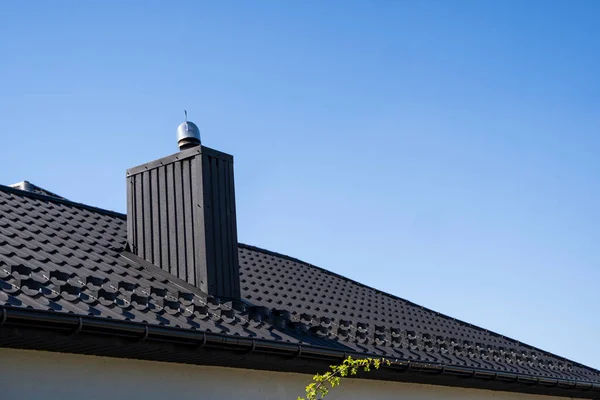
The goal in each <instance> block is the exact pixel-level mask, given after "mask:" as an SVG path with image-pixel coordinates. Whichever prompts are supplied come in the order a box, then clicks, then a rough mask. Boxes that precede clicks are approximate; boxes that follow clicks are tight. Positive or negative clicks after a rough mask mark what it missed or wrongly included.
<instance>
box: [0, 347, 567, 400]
mask: <svg viewBox="0 0 600 400" xmlns="http://www.w3.org/2000/svg"><path fill="white" fill-rule="evenodd" d="M310 378H311V377H310V376H309V375H301V374H292V373H283V372H264V371H254V370H244V369H237V368H220V367H203V366H195V365H185V364H173V363H159V362H152V361H138V360H128V359H118V358H108V357H95V356H83V355H74V354H60V353H51V352H43V351H31V350H13V349H0V398H1V399H3V400H11V399H42V398H43V399H45V400H67V399H86V400H95V399H102V400H105V399H111V400H120V399H128V400H130V399H144V400H154V399H156V400H159V399H160V400H163V399H167V400H175V399H177V400H185V399H193V400H212V399H215V400H216V399H219V400H223V399H248V400H255V399H256V400H258V399H265V400H266V399H277V400H281V399H289V400H295V399H297V397H298V396H299V395H302V394H303V392H304V387H305V386H306V384H307V383H308V382H309V381H310ZM336 399H344V400H352V399H382V400H383V399H390V400H391V399H395V400H396V399H402V400H430V399H431V400H433V399H436V400H440V399H456V400H459V399H460V400H471V399H472V400H476V399H477V400H482V399H483V400H485V399H494V400H514V399H524V400H527V399H529V400H536V399H537V400H550V399H564V398H560V397H549V396H535V395H521V394H516V393H507V392H493V391H488V390H475V389H462V388H449V387H442V386H432V385H422V384H409V383H398V382H382V381H374V380H363V379H347V380H346V381H344V382H342V384H341V386H339V387H338V388H336V389H335V390H333V391H332V392H331V394H330V395H329V396H327V400H336Z"/></svg>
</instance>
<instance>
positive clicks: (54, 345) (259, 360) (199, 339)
mask: <svg viewBox="0 0 600 400" xmlns="http://www.w3.org/2000/svg"><path fill="white" fill-rule="evenodd" d="M0 313H1V314H0V342H1V343H2V346H4V347H11V348H21V349H34V350H47V351H55V352H65V353H79V354H93V355H103V356H110V357H126V358H137V359H145V360H155V361H167V362H177V363H189V364H199V365H218V366H226V367H237V368H251V369H262V370H270V371H284V372H300V373H308V374H314V373H318V372H323V371H324V370H325V369H327V368H328V366H329V365H330V364H331V363H337V362H341V361H342V360H343V359H345V358H346V357H347V356H353V357H357V358H361V357H367V356H369V355H365V354H362V353H352V352H345V351H342V350H335V349H329V348H323V347H318V346H309V345H299V344H294V343H287V342H277V341H269V340H264V339H252V338H242V337H236V336H228V335H222V334H216V333H210V332H203V331H195V330H188V329H181V328H172V327H163V326H157V325H149V324H141V323H134V322H130V321H117V320H111V319H106V318H98V317H88V316H77V315H73V314H65V313H56V312H46V311H38V310H29V309H21V308H12V307H0ZM190 350H191V351H190ZM371 356H372V357H379V356H378V355H371ZM391 361H392V364H391V365H390V366H388V367H382V368H381V369H380V370H377V371H373V372H372V373H370V374H367V375H364V376H361V378H367V379H379V380H390V381H399V382H411V383H425V384H435V385H443V386H454V387H464V388H475V389H488V390H496V391H508V392H518V393H531V394H540V395H552V396H562V397H574V398H597V397H600V384H597V383H593V382H588V381H575V380H566V379H553V378H540V377H537V376H533V375H525V374H517V373H509V374H502V373H498V372H496V371H490V370H485V369H479V368H472V367H463V366H460V367H458V366H449V365H440V364H433V363H423V362H412V361H409V360H391Z"/></svg>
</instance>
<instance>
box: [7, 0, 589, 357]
mask: <svg viewBox="0 0 600 400" xmlns="http://www.w3.org/2000/svg"><path fill="white" fill-rule="evenodd" d="M599 12H600V3H597V2H593V1H588V2H586V1H577V2H569V1H487V2H481V1H422V2H404V1H360V2H359V1H337V2H336V1H326V2H323V1H313V2H311V1H304V2H282V1H273V2H268V1H260V2H259V1H256V2H250V1H249V2H213V3H207V2H187V3H185V2H149V1H148V2H147V1H144V2H121V1H113V2H110V1H105V2H80V1H77V2H66V1H61V2H41V1H40V2H27V1H23V2H5V3H3V4H2V8H1V9H0V54H1V57H2V62H0V138H1V140H0V148H1V149H2V150H3V151H2V158H1V160H2V168H0V183H1V184H10V183H14V182H17V181H21V180H24V179H27V180H30V181H31V182H33V183H36V184H38V185H40V186H43V187H45V188H47V189H48V190H51V191H54V192H56V193H58V194H61V195H63V196H65V197H67V198H69V199H71V200H74V201H79V202H83V203H88V204H92V205H95V206H98V207H103V208H108V209H112V210H116V211H121V212H125V170H126V169H127V168H129V167H132V166H135V165H138V164H141V163H143V162H146V161H149V160H153V159H155V158H159V157H161V156H165V155H169V154H171V153H174V152H175V151H177V145H176V140H175V130H176V127H177V125H178V124H179V123H180V122H181V121H182V119H183V109H184V108H185V109H187V110H188V112H189V116H190V120H192V121H194V122H196V123H197V125H198V126H199V127H200V129H201V131H202V135H203V136H202V139H203V143H204V144H205V145H207V146H209V147H213V148H216V149H219V150H222V151H226V152H229V153H231V154H233V155H234V156H235V162H236V190H237V205H238V229H239V239H240V241H242V242H245V243H248V244H253V245H257V246H260V247H264V248H267V249H270V250H274V251H278V252H281V253H284V254H289V255H291V256H295V257H297V258H300V259H303V260H306V261H308V262H311V263H314V264H317V265H319V266H322V267H324V268H327V269H330V270H332V271H334V272H337V273H339V274H342V275H345V276H348V277H350V278H352V279H355V280H358V281H360V282H363V283H365V284H368V285H370V286H373V287H376V288H378V289H381V290H384V291H387V292H390V293H393V294H396V295H398V296H400V297H403V298H406V299H408V300H411V301H414V302H416V303H418V304H422V305H424V306H426V307H429V308H432V309H435V310H436V311H440V312H443V313H446V314H449V315H451V316H453V317H456V318H459V319H462V320H465V321H467V322H470V323H473V324H476V325H479V326H482V327H484V328H487V329H490V330H494V331H497V332H499V333H501V334H504V335H507V336H510V337H513V338H516V339H518V340H521V341H523V342H525V343H529V344H532V345H535V346H537V347H541V348H543V349H546V350H549V351H552V352H555V353H558V354H559V355H562V356H565V357H568V358H571V359H573V360H575V361H579V362H582V363H585V364H588V365H590V366H594V367H596V368H600V348H599V347H598V346H597V338H598V336H599V335H600V319H599V318H597V313H598V306H599V305H600V291H599V290H598V282H599V281H600V268H599V267H600V252H599V251H598V242H599V240H600V188H599V185H598V182H599V181H600V162H599V161H598V154H599V153H600V135H599V132H600V80H599V79H598V71H600V55H599V54H600V53H598V49H599V48H600V26H599V25H598V24H597V16H598V15H599Z"/></svg>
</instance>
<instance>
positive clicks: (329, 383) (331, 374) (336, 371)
mask: <svg viewBox="0 0 600 400" xmlns="http://www.w3.org/2000/svg"><path fill="white" fill-rule="evenodd" d="M382 364H383V365H390V362H389V361H388V360H386V359H383V358H358V359H354V358H352V357H348V358H346V359H345V360H344V362H342V363H341V364H340V365H331V366H330V370H329V371H327V372H326V373H324V374H317V375H315V376H313V379H312V383H310V384H308V385H307V386H306V397H298V400H319V399H322V398H323V397H325V396H327V394H328V393H329V389H330V388H334V387H336V386H338V385H339V384H340V381H341V379H342V378H344V377H346V376H352V375H356V374H357V373H358V371H359V370H361V369H362V370H363V371H365V372H369V371H370V370H371V368H375V369H377V368H379V367H380V366H381V365H382Z"/></svg>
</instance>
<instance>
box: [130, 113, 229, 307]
mask: <svg viewBox="0 0 600 400" xmlns="http://www.w3.org/2000/svg"><path fill="white" fill-rule="evenodd" d="M177 140H178V145H179V148H180V151H179V152H178V153H175V154H173V155H170V156H168V157H164V158H161V159H159V160H155V161H151V162H149V163H146V164H143V165H140V166H138V167H134V168H131V169H128V170H127V240H128V243H129V246H130V248H131V251H132V252H133V253H135V254H137V255H138V256H139V257H142V258H144V259H146V260H147V261H149V262H151V263H153V264H154V265H156V266H158V267H160V268H162V269H163V270H165V271H167V272H169V273H171V274H173V275H175V276H177V277H178V278H180V279H183V280H185V281H187V282H188V283H190V284H192V285H194V286H196V287H198V288H199V289H201V290H202V291H204V292H205V293H208V294H211V295H214V296H219V297H227V298H233V299H239V298H240V282H239V265H238V242H237V227H236V217H235V190H234V184H233V157H232V156H231V155H229V154H225V153H222V152H220V151H217V150H213V149H210V148H208V147H205V146H202V145H201V142H200V131H199V130H198V127H197V126H196V125H195V124H194V123H192V122H188V121H187V117H186V122H183V123H182V124H181V125H179V127H178V128H177Z"/></svg>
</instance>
